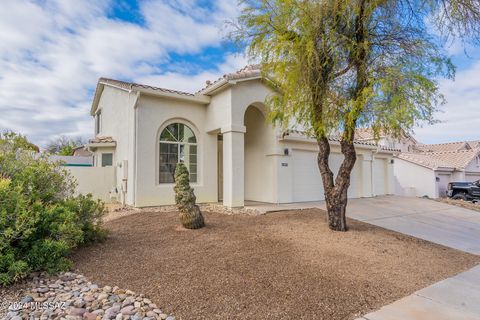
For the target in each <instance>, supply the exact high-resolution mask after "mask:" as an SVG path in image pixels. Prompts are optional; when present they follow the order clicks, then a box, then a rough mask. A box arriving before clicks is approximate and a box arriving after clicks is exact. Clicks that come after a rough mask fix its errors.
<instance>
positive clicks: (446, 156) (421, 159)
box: [398, 149, 480, 169]
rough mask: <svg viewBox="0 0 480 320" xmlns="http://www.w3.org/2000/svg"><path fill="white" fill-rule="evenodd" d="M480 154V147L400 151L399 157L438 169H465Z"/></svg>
mask: <svg viewBox="0 0 480 320" xmlns="http://www.w3.org/2000/svg"><path fill="white" fill-rule="evenodd" d="M479 154H480V149H470V150H460V151H443V152H423V153H418V152H417V153H407V152H405V153H400V154H399V155H398V158H400V159H402V160H406V161H409V162H413V163H415V164H418V165H421V166H424V167H427V168H430V169H436V168H439V167H442V168H452V169H465V168H466V167H467V166H468V164H469V163H470V162H472V160H473V159H474V158H475V157H476V156H478V155H479Z"/></svg>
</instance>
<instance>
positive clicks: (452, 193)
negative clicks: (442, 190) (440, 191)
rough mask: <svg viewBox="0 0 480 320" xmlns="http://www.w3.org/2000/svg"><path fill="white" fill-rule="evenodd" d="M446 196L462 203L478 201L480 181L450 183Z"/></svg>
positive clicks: (479, 199) (479, 197)
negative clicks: (462, 201)
mask: <svg viewBox="0 0 480 320" xmlns="http://www.w3.org/2000/svg"><path fill="white" fill-rule="evenodd" d="M447 196H448V197H449V198H452V199H460V200H464V201H480V180H478V181H475V182H450V183H449V184H448V187H447Z"/></svg>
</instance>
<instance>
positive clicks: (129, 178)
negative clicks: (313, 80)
mask: <svg viewBox="0 0 480 320" xmlns="http://www.w3.org/2000/svg"><path fill="white" fill-rule="evenodd" d="M271 94H273V92H272V91H271V89H270V88H269V87H268V86H267V85H266V84H265V83H264V82H263V81H262V78H261V74H260V70H259V69H258V66H247V67H245V68H243V69H241V70H239V71H237V72H234V73H231V74H227V75H225V76H223V77H222V78H220V79H218V80H217V81H214V82H207V86H206V87H205V88H203V89H201V90H200V91H198V92H196V93H187V92H180V91H175V90H168V89H163V88H158V87H153V86H147V85H142V84H136V83H129V82H124V81H118V80H112V79H106V78H100V79H99V81H98V84H97V88H96V91H95V95H94V99H93V103H92V108H91V115H92V116H93V117H94V119H95V138H94V139H92V140H91V141H90V143H89V144H88V149H89V150H90V151H92V152H93V154H94V165H95V166H113V167H114V168H115V181H116V184H115V186H112V187H113V188H112V190H113V191H112V192H115V193H117V195H116V196H115V197H116V198H117V199H119V200H120V201H122V202H124V203H126V204H129V205H132V206H136V207H144V206H157V205H168V204H173V203H174V193H173V182H174V181H173V175H174V169H175V165H176V164H177V163H178V162H180V161H181V162H184V163H185V164H186V166H187V168H188V169H189V172H190V180H191V184H192V186H193V188H194V189H195V194H196V196H197V201H198V202H201V203H206V202H215V203H216V202H223V204H224V205H225V206H228V207H241V206H244V204H245V202H246V201H260V202H268V203H291V202H300V201H316V200H322V199H324V194H323V187H322V181H321V177H320V174H319V170H318V167H317V162H316V156H317V154H316V152H317V144H316V142H315V140H313V139H311V138H309V137H308V136H306V135H305V134H303V133H302V132H300V131H295V130H290V131H288V132H282V131H281V130H279V129H278V128H275V127H273V126H272V125H271V124H269V123H267V122H266V121H265V116H266V110H265V106H264V103H263V102H264V101H265V99H266V97H267V96H269V95H271ZM355 145H356V148H357V152H358V160H357V163H356V165H355V168H354V170H353V174H352V182H351V187H350V189H349V194H350V196H351V197H372V196H375V195H383V194H391V193H393V192H394V183H393V154H394V150H392V149H391V148H387V147H383V148H382V147H378V146H377V145H376V144H375V143H373V142H368V141H358V142H356V143H355ZM331 146H332V156H331V162H332V167H333V169H334V170H337V169H338V168H339V166H340V163H341V160H342V158H343V156H342V155H341V153H340V150H339V142H338V141H335V139H332V140H331Z"/></svg>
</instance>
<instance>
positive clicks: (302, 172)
mask: <svg viewBox="0 0 480 320" xmlns="http://www.w3.org/2000/svg"><path fill="white" fill-rule="evenodd" d="M323 199H324V194H323V183H322V177H321V175H320V170H319V169H318V165H317V157H316V153H315V152H310V151H302V150H295V151H294V153H293V200H294V201H296V202H297V201H316V200H323Z"/></svg>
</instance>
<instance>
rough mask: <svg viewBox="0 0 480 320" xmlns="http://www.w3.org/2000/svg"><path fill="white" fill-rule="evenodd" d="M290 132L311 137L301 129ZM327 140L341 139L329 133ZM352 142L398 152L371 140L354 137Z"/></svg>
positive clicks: (336, 140)
mask: <svg viewBox="0 0 480 320" xmlns="http://www.w3.org/2000/svg"><path fill="white" fill-rule="evenodd" d="M290 133H294V134H298V135H300V136H303V137H306V138H313V137H310V136H308V135H307V134H306V133H305V131H301V130H288V131H287V133H286V134H287V135H288V134H290ZM328 140H329V141H334V142H340V141H341V140H342V139H341V138H340V137H339V136H336V135H331V136H330V137H329V138H328ZM353 143H354V144H355V145H360V146H369V147H377V148H380V149H381V150H384V151H393V152H400V150H399V149H393V148H388V147H385V146H380V145H379V144H377V143H375V142H371V141H364V140H357V139H355V140H354V141H353Z"/></svg>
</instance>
